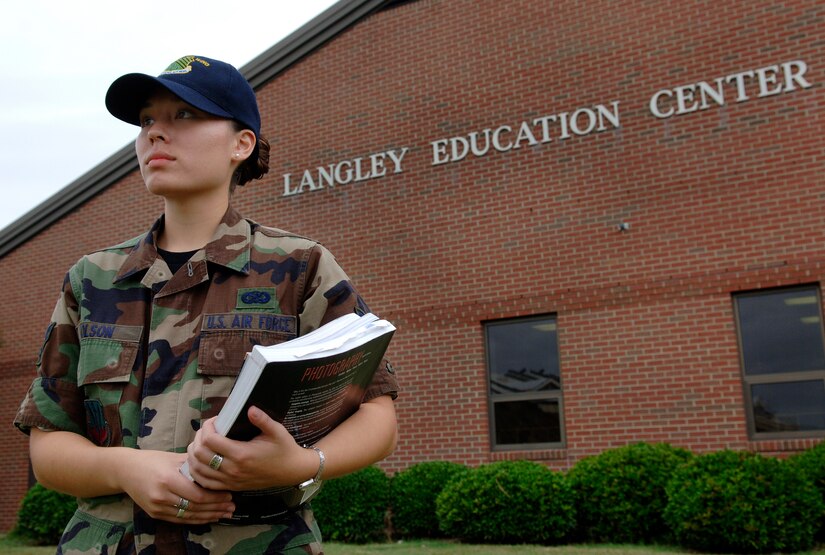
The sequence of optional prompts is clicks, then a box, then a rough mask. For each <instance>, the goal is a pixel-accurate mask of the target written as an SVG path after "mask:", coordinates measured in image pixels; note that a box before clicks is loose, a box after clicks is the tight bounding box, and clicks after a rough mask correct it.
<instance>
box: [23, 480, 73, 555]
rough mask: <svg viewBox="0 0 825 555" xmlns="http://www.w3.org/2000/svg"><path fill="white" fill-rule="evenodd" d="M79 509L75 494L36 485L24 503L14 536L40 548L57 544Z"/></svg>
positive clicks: (24, 499)
mask: <svg viewBox="0 0 825 555" xmlns="http://www.w3.org/2000/svg"><path fill="white" fill-rule="evenodd" d="M76 509H77V501H76V500H75V498H74V497H72V496H71V495H66V494H64V493H58V492H56V491H54V490H50V489H46V488H44V487H43V486H41V485H40V484H35V485H34V486H32V487H31V488H30V489H29V491H28V492H27V493H26V496H25V497H24V498H23V501H22V502H21V503H20V510H19V511H18V512H17V526H16V527H15V529H14V532H13V533H14V535H15V536H18V537H20V538H24V539H26V540H28V541H31V542H34V543H36V544H38V545H57V542H58V541H59V540H60V536H61V535H62V534H63V528H65V527H66V524H67V523H68V522H69V520H70V519H71V518H72V515H73V514H74V512H75V510H76Z"/></svg>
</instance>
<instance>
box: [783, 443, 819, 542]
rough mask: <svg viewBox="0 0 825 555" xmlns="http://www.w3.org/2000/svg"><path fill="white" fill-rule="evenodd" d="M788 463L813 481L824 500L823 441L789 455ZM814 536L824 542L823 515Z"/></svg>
mask: <svg viewBox="0 0 825 555" xmlns="http://www.w3.org/2000/svg"><path fill="white" fill-rule="evenodd" d="M788 463H789V464H792V465H794V466H796V467H797V468H798V469H799V470H800V471H801V472H804V473H805V474H806V475H807V476H808V478H809V479H810V480H811V481H813V483H814V485H815V486H816V488H817V489H818V490H819V494H820V495H821V496H822V499H823V501H825V441H823V442H821V443H818V444H817V445H815V446H814V447H812V448H810V449H808V450H807V451H805V452H803V453H800V454H799V455H795V456H793V457H791V458H790V459H788ZM816 538H817V539H818V540H820V541H822V542H825V515H822V516H821V517H820V519H819V530H818V531H817V533H816Z"/></svg>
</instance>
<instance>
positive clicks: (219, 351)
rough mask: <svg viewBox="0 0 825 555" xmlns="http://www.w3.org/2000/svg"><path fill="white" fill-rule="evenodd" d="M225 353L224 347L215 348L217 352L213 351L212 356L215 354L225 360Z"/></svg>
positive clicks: (219, 358) (217, 357)
mask: <svg viewBox="0 0 825 555" xmlns="http://www.w3.org/2000/svg"><path fill="white" fill-rule="evenodd" d="M224 355H225V353H224V352H223V349H221V348H220V347H218V348H217V349H215V352H214V353H212V356H214V357H215V358H216V359H218V360H223V357H224Z"/></svg>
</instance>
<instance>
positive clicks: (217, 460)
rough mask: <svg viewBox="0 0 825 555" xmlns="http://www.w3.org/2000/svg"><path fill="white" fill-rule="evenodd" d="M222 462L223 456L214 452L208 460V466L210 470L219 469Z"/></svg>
mask: <svg viewBox="0 0 825 555" xmlns="http://www.w3.org/2000/svg"><path fill="white" fill-rule="evenodd" d="M222 464H223V457H222V456H220V455H218V454H217V453H215V456H214V457H212V460H211V461H209V468H211V469H212V470H220V468H221V465H222Z"/></svg>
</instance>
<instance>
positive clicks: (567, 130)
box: [283, 60, 811, 197]
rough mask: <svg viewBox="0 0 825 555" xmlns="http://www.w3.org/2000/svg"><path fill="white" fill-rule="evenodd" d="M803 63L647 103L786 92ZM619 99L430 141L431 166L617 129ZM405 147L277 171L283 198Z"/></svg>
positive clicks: (658, 107)
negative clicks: (297, 170) (295, 173)
mask: <svg viewBox="0 0 825 555" xmlns="http://www.w3.org/2000/svg"><path fill="white" fill-rule="evenodd" d="M807 70H808V66H807V64H806V63H805V62H803V61H801V60H795V61H791V62H784V63H782V64H778V65H772V66H767V67H762V68H758V69H752V70H747V71H741V72H739V73H733V74H730V75H726V76H724V77H718V78H716V79H714V80H713V81H712V83H711V82H707V81H699V82H697V83H692V84H689V85H682V86H678V87H675V88H672V89H662V90H659V91H656V93H654V94H653V95H652V96H651V97H650V102H649V109H650V113H651V114H652V115H653V116H655V117H657V118H660V119H667V118H670V117H673V116H680V115H684V114H689V113H692V112H698V111H702V110H708V109H710V108H713V107H716V106H724V105H725V104H728V103H730V102H732V101H733V102H737V103H738V102H745V101H748V100H751V99H753V98H754V97H755V98H757V99H761V98H765V97H769V96H775V95H778V94H784V93H789V92H792V91H794V90H796V89H797V88H802V89H807V88H809V87H810V86H811V84H810V83H809V82H808V81H807V80H806V79H805V73H806V72H807ZM619 121H620V119H619V101H618V100H614V101H612V102H610V103H609V104H596V105H594V106H592V107H585V108H579V109H577V110H575V111H574V112H572V113H571V112H560V113H557V114H552V115H547V116H542V117H539V118H535V119H532V120H526V121H522V122H520V123H519V124H517V125H500V126H499V127H496V128H487V129H483V130H481V131H473V132H471V133H468V134H467V135H462V136H455V137H448V138H445V139H437V140H435V141H432V142H431V143H430V146H431V148H432V165H433V166H438V165H441V164H449V163H455V162H460V161H461V160H464V159H465V158H467V157H468V156H469V155H471V154H472V155H473V156H476V157H480V156H485V155H487V154H489V153H490V152H493V151H495V152H509V151H511V150H515V149H518V148H521V147H523V146H536V145H539V144H544V143H549V142H551V141H553V139H557V140H566V139H570V138H573V137H584V136H587V135H590V134H592V133H600V132H602V131H607V130H608V129H618V128H619V127H620V123H619ZM409 150H410V149H409V148H408V147H403V148H398V149H390V150H385V151H383V152H376V153H373V154H369V155H367V156H363V157H357V158H353V159H350V160H341V161H339V162H336V163H333V164H329V165H327V166H318V167H317V168H315V169H314V170H309V169H307V170H304V172H303V174H302V175H301V177H300V179H299V180H295V181H293V175H292V174H290V173H286V174H283V179H284V193H283V196H285V197H291V196H295V195H300V194H303V193H307V192H313V191H320V190H323V189H325V188H333V187H336V186H339V185H347V184H349V183H359V182H364V181H369V180H371V179H378V178H381V177H384V176H386V175H388V174H398V173H401V172H402V171H403V162H404V156H405V155H406V154H407V152H409Z"/></svg>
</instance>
